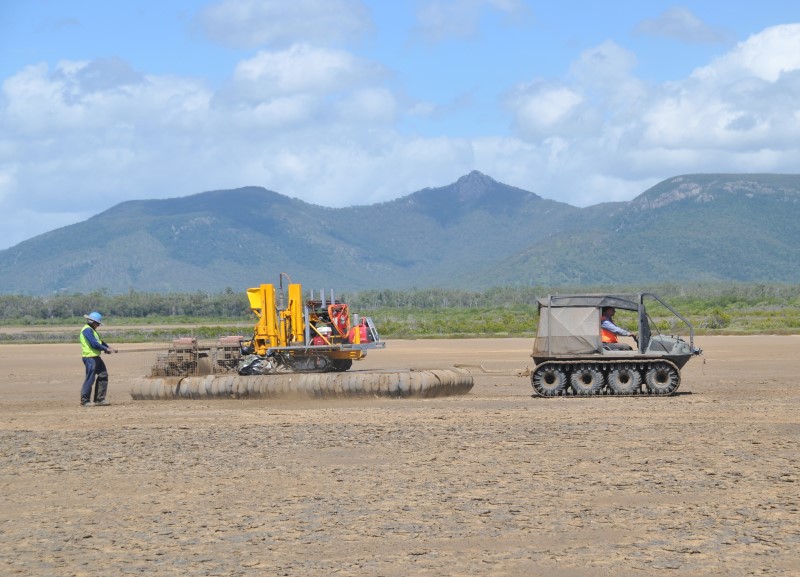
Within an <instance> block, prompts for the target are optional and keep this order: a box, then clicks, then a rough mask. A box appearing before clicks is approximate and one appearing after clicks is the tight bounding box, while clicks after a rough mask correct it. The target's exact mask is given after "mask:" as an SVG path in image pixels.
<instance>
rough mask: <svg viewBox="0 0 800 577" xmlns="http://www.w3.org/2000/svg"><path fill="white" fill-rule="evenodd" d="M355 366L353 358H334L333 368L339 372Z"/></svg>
mask: <svg viewBox="0 0 800 577" xmlns="http://www.w3.org/2000/svg"><path fill="white" fill-rule="evenodd" d="M352 366H353V359H333V370H334V371H336V372H337V373H343V372H344V371H347V370H349V369H350V367H352Z"/></svg>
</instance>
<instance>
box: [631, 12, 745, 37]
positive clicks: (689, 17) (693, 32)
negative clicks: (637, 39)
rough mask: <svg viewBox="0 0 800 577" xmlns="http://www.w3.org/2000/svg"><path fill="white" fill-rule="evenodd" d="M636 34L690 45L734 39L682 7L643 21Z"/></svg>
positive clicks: (637, 27) (727, 32) (731, 34)
mask: <svg viewBox="0 0 800 577" xmlns="http://www.w3.org/2000/svg"><path fill="white" fill-rule="evenodd" d="M634 32H636V33H639V34H649V35H653V36H664V37H666V38H673V39H675V40H679V41H681V42H686V43H689V44H727V43H729V42H731V40H732V38H733V33H732V32H730V31H728V30H724V29H722V28H715V27H712V26H709V25H708V24H706V23H705V22H703V21H702V20H700V19H699V18H698V17H697V16H695V15H694V14H693V13H692V12H691V11H690V10H688V9H687V8H683V7H681V6H672V7H670V8H667V9H666V10H665V11H664V12H662V13H661V14H660V15H659V16H658V18H654V19H652V20H643V21H642V22H640V23H639V24H638V25H637V26H636V28H635V30H634Z"/></svg>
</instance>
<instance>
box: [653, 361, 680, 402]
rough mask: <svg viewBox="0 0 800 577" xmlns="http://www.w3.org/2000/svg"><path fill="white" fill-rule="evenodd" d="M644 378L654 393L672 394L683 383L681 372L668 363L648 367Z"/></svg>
mask: <svg viewBox="0 0 800 577" xmlns="http://www.w3.org/2000/svg"><path fill="white" fill-rule="evenodd" d="M644 380H645V383H646V384H647V390H648V391H649V392H650V394H653V395H671V394H672V393H674V392H675V391H676V390H677V389H678V386H679V385H680V384H681V376H680V373H678V371H677V370H676V369H675V367H673V366H671V365H668V364H667V363H656V364H655V365H653V366H652V367H650V368H649V369H647V372H646V373H645V375H644Z"/></svg>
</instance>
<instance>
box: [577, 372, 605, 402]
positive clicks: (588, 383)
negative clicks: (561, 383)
mask: <svg viewBox="0 0 800 577" xmlns="http://www.w3.org/2000/svg"><path fill="white" fill-rule="evenodd" d="M604 384H605V379H604V378H603V373H601V372H600V371H599V370H598V368H597V367H596V366H594V365H587V366H582V367H578V368H577V369H574V370H573V371H572V374H571V375H570V377H569V385H570V386H571V387H572V390H573V391H574V392H575V394H576V395H598V394H600V391H601V389H602V388H603V385H604Z"/></svg>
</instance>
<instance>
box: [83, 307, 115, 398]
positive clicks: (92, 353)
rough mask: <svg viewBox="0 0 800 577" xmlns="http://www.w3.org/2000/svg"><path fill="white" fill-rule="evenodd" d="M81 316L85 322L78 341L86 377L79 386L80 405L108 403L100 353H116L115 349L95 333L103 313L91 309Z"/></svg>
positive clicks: (101, 322)
mask: <svg viewBox="0 0 800 577" xmlns="http://www.w3.org/2000/svg"><path fill="white" fill-rule="evenodd" d="M83 318H85V319H86V324H85V325H84V327H83V328H82V329H81V335H80V342H81V356H82V358H83V366H84V368H85V369H86V378H85V379H84V380H83V386H82V387H81V406H82V407H93V406H95V405H100V406H105V405H108V404H110V403H109V402H108V401H107V400H106V392H107V390H108V370H107V369H106V364H105V363H104V362H103V359H101V358H100V354H101V353H107V354H108V353H116V352H117V349H115V348H114V347H112V346H111V345H109V344H108V343H106V342H104V341H103V340H102V339H101V338H100V335H99V334H97V327H99V326H100V325H101V324H103V315H101V314H100V313H98V312H97V311H93V312H91V313H89V314H88V315H83ZM92 386H94V402H92Z"/></svg>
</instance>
